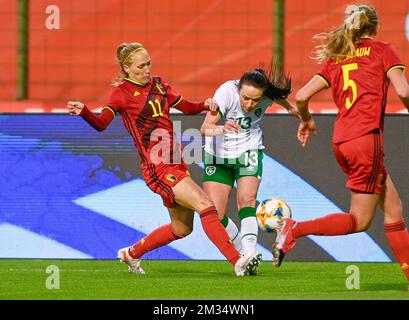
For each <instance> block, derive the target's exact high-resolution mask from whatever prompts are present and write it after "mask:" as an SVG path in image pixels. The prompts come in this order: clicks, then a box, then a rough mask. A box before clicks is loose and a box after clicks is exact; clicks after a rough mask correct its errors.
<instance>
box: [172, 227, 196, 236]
mask: <svg viewBox="0 0 409 320" xmlns="http://www.w3.org/2000/svg"><path fill="white" fill-rule="evenodd" d="M173 230H174V233H175V234H176V235H177V236H178V237H180V238H184V237H186V236H188V235H189V234H191V233H192V231H193V227H189V226H177V227H173Z"/></svg>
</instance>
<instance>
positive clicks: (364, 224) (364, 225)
mask: <svg viewBox="0 0 409 320" xmlns="http://www.w3.org/2000/svg"><path fill="white" fill-rule="evenodd" d="M371 223H372V220H369V221H358V224H357V227H356V232H363V231H366V230H368V229H369V227H370V226H371Z"/></svg>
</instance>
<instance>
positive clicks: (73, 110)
mask: <svg viewBox="0 0 409 320" xmlns="http://www.w3.org/2000/svg"><path fill="white" fill-rule="evenodd" d="M84 107H85V104H83V103H82V102H79V101H68V103H67V108H68V113H69V114H70V115H72V116H78V115H79V114H80V113H81V111H82V109H84Z"/></svg>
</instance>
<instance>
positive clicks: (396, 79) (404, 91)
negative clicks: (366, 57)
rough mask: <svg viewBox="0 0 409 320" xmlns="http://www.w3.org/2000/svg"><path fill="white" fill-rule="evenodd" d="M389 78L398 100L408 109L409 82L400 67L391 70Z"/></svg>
mask: <svg viewBox="0 0 409 320" xmlns="http://www.w3.org/2000/svg"><path fill="white" fill-rule="evenodd" d="M389 79H390V80H391V83H392V86H393V87H394V89H395V91H396V93H397V94H398V96H399V98H400V100H401V101H402V103H403V104H404V105H405V107H406V109H408V111H409V84H408V81H407V80H406V77H405V75H404V73H403V72H402V69H394V70H392V71H391V72H390V74H389Z"/></svg>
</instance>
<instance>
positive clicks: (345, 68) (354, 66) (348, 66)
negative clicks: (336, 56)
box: [342, 63, 358, 110]
mask: <svg viewBox="0 0 409 320" xmlns="http://www.w3.org/2000/svg"><path fill="white" fill-rule="evenodd" d="M357 69H358V64H357V63H350V64H345V65H343V66H342V75H343V76H344V88H343V89H344V91H345V90H348V88H349V87H351V89H352V101H351V99H350V98H349V97H348V98H347V99H346V102H345V106H346V108H347V110H349V109H351V107H352V105H353V104H354V102H355V100H356V97H357V95H358V92H357V88H356V83H355V81H354V80H351V79H349V72H350V71H352V70H357Z"/></svg>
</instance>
